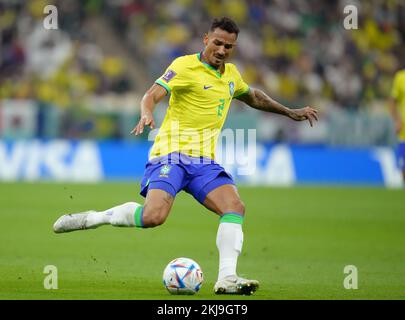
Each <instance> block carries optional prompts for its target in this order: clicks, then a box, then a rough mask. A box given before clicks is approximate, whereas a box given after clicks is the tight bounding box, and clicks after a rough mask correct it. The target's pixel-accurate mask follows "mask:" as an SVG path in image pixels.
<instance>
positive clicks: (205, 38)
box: [203, 33, 208, 45]
mask: <svg viewBox="0 0 405 320" xmlns="http://www.w3.org/2000/svg"><path fill="white" fill-rule="evenodd" d="M203 41H204V45H208V33H205V34H204V38H203Z"/></svg>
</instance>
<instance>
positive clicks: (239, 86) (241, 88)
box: [233, 67, 249, 99]
mask: <svg viewBox="0 0 405 320" xmlns="http://www.w3.org/2000/svg"><path fill="white" fill-rule="evenodd" d="M234 73H235V92H234V94H233V98H234V99H235V98H237V97H239V96H241V95H242V94H245V93H247V92H248V91H249V86H248V84H247V83H246V82H245V81H244V80H243V78H242V76H241V75H240V73H239V71H238V69H237V68H236V67H234Z"/></svg>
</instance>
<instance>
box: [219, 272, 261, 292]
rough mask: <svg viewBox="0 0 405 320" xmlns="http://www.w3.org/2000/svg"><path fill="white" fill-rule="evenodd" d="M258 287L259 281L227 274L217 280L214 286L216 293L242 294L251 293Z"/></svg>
mask: <svg viewBox="0 0 405 320" xmlns="http://www.w3.org/2000/svg"><path fill="white" fill-rule="evenodd" d="M258 288H259V281H257V280H248V279H244V278H241V277H238V276H228V277H226V278H224V279H221V280H218V281H217V283H216V284H215V286H214V292H215V293H216V294H244V295H251V294H252V293H253V292H255V291H256V290H257V289H258Z"/></svg>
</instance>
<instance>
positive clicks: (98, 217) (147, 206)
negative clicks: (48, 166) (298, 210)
mask: <svg viewBox="0 0 405 320" xmlns="http://www.w3.org/2000/svg"><path fill="white" fill-rule="evenodd" d="M238 33H239V28H238V27H237V25H236V24H235V22H233V21H232V20H231V19H229V18H226V17H224V18H221V19H214V21H213V22H212V25H211V27H210V30H209V32H208V33H207V34H205V35H204V38H203V42H204V50H203V51H202V52H200V53H196V54H191V55H186V56H182V57H179V58H177V59H175V60H174V61H173V62H172V64H171V65H170V66H169V67H168V68H167V70H166V71H165V73H164V74H163V75H162V76H161V77H160V78H159V79H157V80H156V81H155V83H154V84H153V85H152V87H151V88H150V89H149V90H148V91H147V92H146V93H145V95H144V96H143V98H142V102H141V117H140V120H139V122H138V124H137V125H136V126H135V127H134V129H133V130H132V132H131V133H133V134H135V135H138V134H141V133H142V132H143V131H144V128H145V126H149V127H151V128H154V127H155V122H154V119H153V110H154V108H155V106H156V104H157V103H158V102H159V101H161V100H162V99H163V98H164V97H165V96H166V95H167V94H170V95H171V96H170V101H169V107H168V110H167V113H166V115H165V118H164V121H163V124H162V126H161V128H160V129H159V132H158V134H157V136H156V138H155V141H154V144H153V146H152V149H151V152H150V156H149V161H148V162H147V164H146V169H145V174H144V178H143V180H142V182H141V192H140V193H141V195H142V196H144V197H146V200H145V202H144V204H143V205H141V204H138V203H135V202H128V203H124V204H121V205H118V206H116V207H113V208H111V209H108V210H106V211H101V212H96V211H87V212H84V213H77V214H68V215H64V216H62V217H61V218H59V219H58V220H57V221H56V222H55V224H54V231H55V232H57V233H60V232H69V231H73V230H81V229H90V228H96V227H98V226H100V225H104V224H111V225H113V226H134V227H138V228H151V227H156V226H159V225H161V224H163V223H164V222H165V220H166V218H167V217H168V215H169V212H170V209H171V207H172V205H173V201H174V199H175V196H176V194H177V193H178V192H180V191H181V190H184V191H186V192H188V193H190V194H191V195H193V196H194V198H195V199H196V200H197V201H199V202H200V203H201V204H202V205H204V206H205V207H206V208H207V209H208V210H210V211H213V212H214V213H216V214H217V215H218V216H219V217H220V219H219V227H218V232H217V237H216V245H217V248H218V251H219V273H218V280H217V282H216V284H215V286H214V292H215V293H217V294H250V293H252V292H254V291H255V290H257V289H258V287H259V282H258V281H257V280H249V279H244V278H241V277H239V276H238V275H237V272H236V266H237V260H238V256H239V255H240V253H241V250H242V244H243V232H242V224H243V220H244V216H245V205H244V204H243V202H242V200H241V198H240V196H239V194H238V191H237V188H236V186H235V183H234V181H233V179H232V177H231V175H229V174H228V173H227V172H226V171H225V170H224V168H223V167H221V166H220V165H219V164H217V163H216V162H215V160H214V159H215V155H214V153H215V147H216V141H217V139H218V136H219V133H220V130H221V128H222V126H223V124H224V122H225V118H226V115H227V113H228V109H229V107H230V105H231V102H232V99H238V100H241V101H243V102H245V103H246V104H247V105H248V106H250V107H252V108H255V109H259V110H263V111H267V112H273V113H278V114H281V115H285V116H287V117H290V118H291V119H293V120H296V121H302V120H308V121H309V123H310V125H311V126H312V125H313V122H314V121H315V120H318V117H317V111H316V110H315V109H313V108H311V107H305V108H300V109H289V108H287V107H285V106H283V105H282V104H280V103H278V102H276V101H275V100H273V99H272V98H270V97H269V96H268V95H266V94H265V93H264V92H263V91H261V90H259V89H255V88H251V87H249V86H248V85H247V84H246V83H245V82H244V81H243V79H242V77H241V75H240V74H239V71H238V69H237V68H236V66H235V65H233V64H231V63H225V61H226V60H227V59H228V58H229V56H230V55H231V53H232V51H233V50H234V48H235V46H236V42H237V38H238Z"/></svg>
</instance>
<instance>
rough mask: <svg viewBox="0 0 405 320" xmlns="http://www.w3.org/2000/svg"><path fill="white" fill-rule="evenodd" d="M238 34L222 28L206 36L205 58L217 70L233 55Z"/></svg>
mask: <svg viewBox="0 0 405 320" xmlns="http://www.w3.org/2000/svg"><path fill="white" fill-rule="evenodd" d="M236 39H237V35H236V33H229V32H227V31H225V30H222V29H220V28H216V29H215V30H214V31H211V32H209V33H208V34H206V35H205V36H204V44H205V49H204V58H205V60H206V61H207V62H208V63H209V64H210V65H212V66H213V67H215V68H219V67H220V66H221V65H222V64H224V63H225V60H226V59H228V57H229V56H230V55H231V53H232V51H233V49H234V48H235V45H236Z"/></svg>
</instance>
